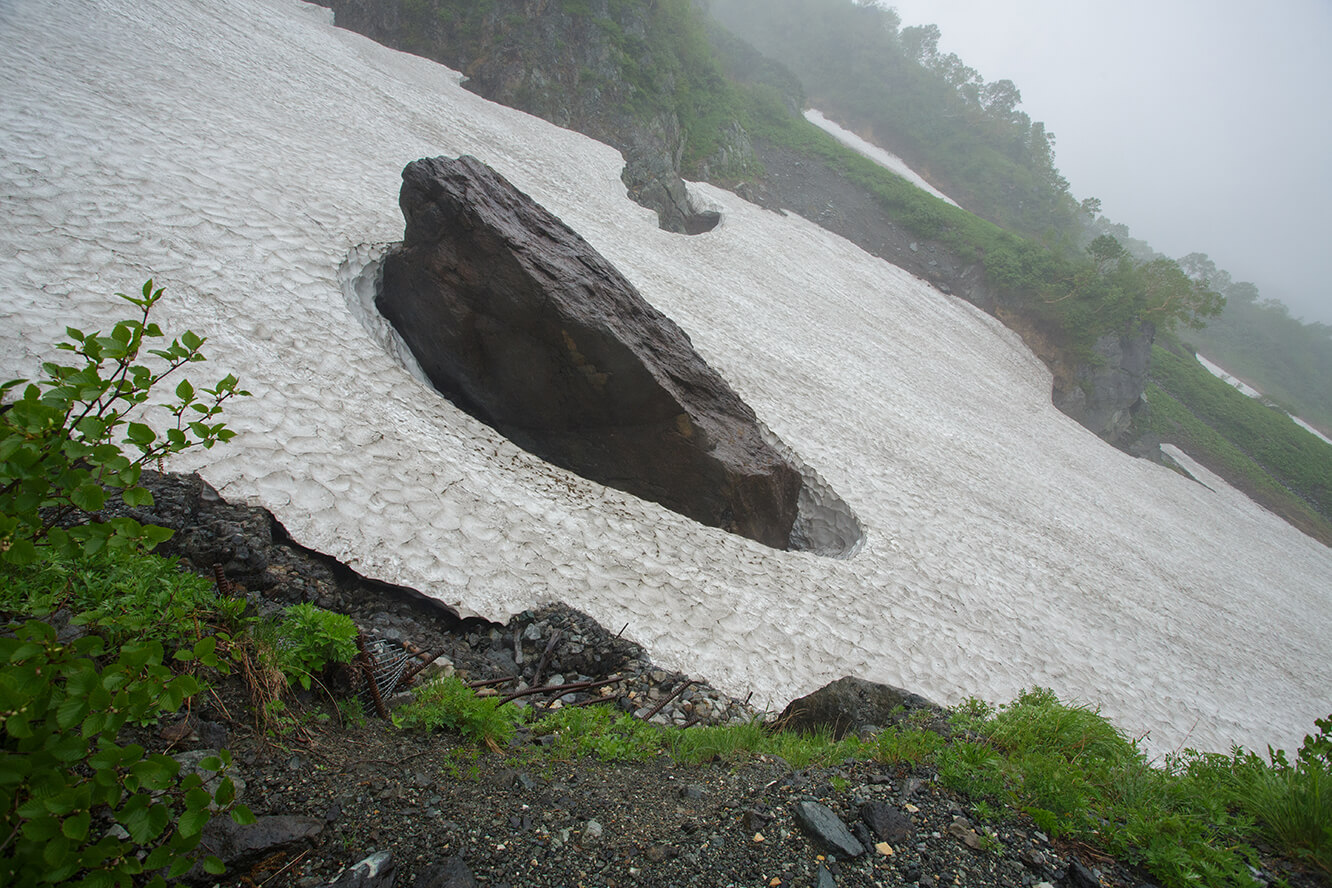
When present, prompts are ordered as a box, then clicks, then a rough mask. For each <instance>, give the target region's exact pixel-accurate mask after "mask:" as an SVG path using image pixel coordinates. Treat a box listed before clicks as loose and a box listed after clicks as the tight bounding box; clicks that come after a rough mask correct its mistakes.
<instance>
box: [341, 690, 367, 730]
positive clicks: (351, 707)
mask: <svg viewBox="0 0 1332 888" xmlns="http://www.w3.org/2000/svg"><path fill="white" fill-rule="evenodd" d="M338 713H339V714H340V715H341V716H342V723H343V725H344V726H346V725H350V726H351V727H353V728H363V727H365V722H366V718H365V705H364V704H363V703H361V698H360V697H356V696H351V697H343V698H342V699H341V700H339V701H338Z"/></svg>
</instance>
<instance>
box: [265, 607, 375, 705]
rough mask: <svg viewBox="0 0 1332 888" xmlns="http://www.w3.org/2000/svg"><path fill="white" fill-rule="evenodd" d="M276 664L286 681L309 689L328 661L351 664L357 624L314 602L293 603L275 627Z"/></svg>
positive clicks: (354, 650)
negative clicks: (313, 679) (315, 604)
mask: <svg viewBox="0 0 1332 888" xmlns="http://www.w3.org/2000/svg"><path fill="white" fill-rule="evenodd" d="M276 649H277V658H278V665H279V667H280V668H281V670H282V672H283V674H284V675H286V676H287V679H288V681H291V680H292V679H294V680H295V681H296V682H297V683H298V684H299V685H300V686H301V687H302V688H305V690H307V691H308V690H310V683H311V680H312V678H313V677H315V676H318V675H319V674H320V673H322V672H323V671H324V668H325V667H326V666H328V664H330V663H350V662H351V660H352V658H353V657H355V656H356V653H357V651H356V624H355V623H353V622H352V620H351V617H349V616H347V615H346V614H338V613H334V612H333V611H327V610H324V609H323V608H318V607H315V606H314V605H313V604H305V603H301V604H293V605H292V606H291V607H289V608H287V609H286V611H285V612H284V614H283V617H282V622H281V623H279V624H278V629H277V642H276Z"/></svg>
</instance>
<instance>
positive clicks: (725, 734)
mask: <svg viewBox="0 0 1332 888" xmlns="http://www.w3.org/2000/svg"><path fill="white" fill-rule="evenodd" d="M766 740H767V733H766V731H765V730H764V727H763V725H762V724H761V723H760V722H757V721H749V722H744V723H743V724H738V725H700V726H697V727H692V728H685V729H684V730H681V731H668V732H666V735H665V740H664V742H665V744H666V748H667V750H668V751H669V752H670V754H671V758H673V759H675V760H676V761H680V762H689V763H690V764H701V763H703V762H711V761H715V760H721V761H732V760H734V759H737V758H739V757H740V756H741V755H746V754H749V753H753V752H755V751H757V750H759V749H761V748H762V746H763V744H764V742H765V741H766Z"/></svg>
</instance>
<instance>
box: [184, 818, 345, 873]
mask: <svg viewBox="0 0 1332 888" xmlns="http://www.w3.org/2000/svg"><path fill="white" fill-rule="evenodd" d="M323 829H324V823H323V821H321V820H319V819H317V818H315V817H302V816H298V815H294V814H274V815H269V816H264V817H260V818H258V819H257V820H255V821H254V822H253V823H249V824H246V825H244V826H241V825H238V824H237V823H236V822H235V821H233V820H232V819H231V818H230V817H229V816H226V815H222V816H218V817H214V818H213V819H212V820H210V821H208V823H207V824H206V825H205V826H204V829H203V836H202V838H201V839H200V840H199V847H200V848H201V849H203V850H204V851H205V852H206V853H208V854H213V855H216V856H217V857H218V858H220V859H221V860H222V863H223V864H224V865H225V866H226V868H227V869H228V870H232V871H236V870H242V869H244V868H246V867H248V866H252V865H253V864H255V863H257V862H259V861H260V860H263V859H264V858H265V857H268V856H269V855H271V854H275V853H277V852H278V851H284V850H289V849H292V848H297V847H301V846H306V845H309V844H310V843H312V842H313V841H314V840H315V838H316V837H318V835H319V834H320V833H321V832H322V831H323Z"/></svg>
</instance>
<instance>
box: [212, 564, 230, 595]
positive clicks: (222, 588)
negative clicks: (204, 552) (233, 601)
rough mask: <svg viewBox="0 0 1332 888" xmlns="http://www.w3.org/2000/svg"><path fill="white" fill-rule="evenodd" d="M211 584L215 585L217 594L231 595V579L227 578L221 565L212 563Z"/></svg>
mask: <svg viewBox="0 0 1332 888" xmlns="http://www.w3.org/2000/svg"><path fill="white" fill-rule="evenodd" d="M213 584H214V585H216V586H217V591H218V594H219V595H225V596H226V597H228V598H230V597H231V581H230V580H228V579H227V575H226V573H225V572H224V571H223V570H222V565H221V564H219V563H217V562H214V563H213Z"/></svg>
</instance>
